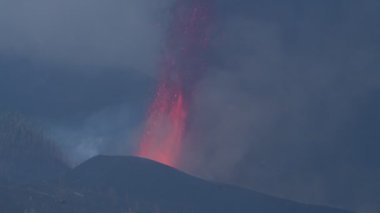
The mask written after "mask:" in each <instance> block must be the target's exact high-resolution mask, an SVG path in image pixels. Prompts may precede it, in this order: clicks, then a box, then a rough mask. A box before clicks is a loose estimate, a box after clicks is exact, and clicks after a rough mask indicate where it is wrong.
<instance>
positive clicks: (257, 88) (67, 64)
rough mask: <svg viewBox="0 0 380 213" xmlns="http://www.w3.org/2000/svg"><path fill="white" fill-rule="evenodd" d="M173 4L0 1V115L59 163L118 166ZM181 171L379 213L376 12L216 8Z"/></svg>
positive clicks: (251, 0) (367, 3)
mask: <svg viewBox="0 0 380 213" xmlns="http://www.w3.org/2000/svg"><path fill="white" fill-rule="evenodd" d="M173 2H174V1H173V0H162V1H152V0H126V1H119V0H111V1H110V0H108V1H103V0H92V1H89V0H75V1H74V0H66V1H57V0H53V1H52V0H49V1H48V0H1V1H0V32H1V33H0V100H1V101H0V111H1V112H7V111H15V112H20V113H22V114H24V115H25V116H26V117H28V118H30V119H31V120H33V121H34V122H35V123H36V125H37V124H38V125H40V126H42V127H43V128H44V129H45V131H46V133H47V134H48V135H49V136H50V137H51V138H53V139H54V140H55V141H56V143H57V144H58V145H59V146H60V147H61V148H62V150H63V151H64V153H65V155H67V158H68V160H69V162H70V163H71V164H72V165H75V164H78V163H79V162H81V161H83V160H85V159H87V158H89V157H91V156H93V155H96V154H99V153H106V154H122V155H126V154H131V153H133V151H134V149H135V147H136V141H137V138H138V137H139V133H140V132H141V127H142V125H143V121H144V117H145V112H146V109H147V108H148V106H149V103H150V101H151V100H152V98H153V95H154V90H155V87H156V84H157V75H158V73H157V71H158V69H157V63H158V61H159V60H160V56H161V53H162V48H163V46H164V45H165V32H166V31H167V28H168V23H169V20H170V8H171V6H172V5H173ZM214 2H215V5H214V6H215V17H214V23H213V24H214V29H213V31H214V32H213V35H212V38H211V43H210V49H209V50H210V53H209V54H208V58H207V66H208V68H207V71H205V72H204V73H203V75H202V78H201V79H199V80H198V82H196V85H195V91H194V100H193V102H192V104H191V106H190V109H191V117H190V121H189V129H188V137H187V138H186V149H185V151H184V153H183V161H184V166H183V168H184V169H185V170H186V171H188V172H190V173H192V174H195V175H198V176H202V177H205V178H208V179H212V180H217V181H224V182H229V183H234V184H238V185H242V186H245V187H250V188H252V189H254V190H257V191H261V192H264V193H269V194H273V195H276V196H280V197H284V198H288V199H293V200H299V201H302V202H311V203H318V204H328V205H333V206H338V207H343V208H347V209H354V210H356V211H358V212H365V213H366V212H370V213H371V212H378V211H379V210H380V206H379V204H378V203H380V183H379V181H378V180H379V179H380V155H379V154H378V153H380V143H379V142H380V133H379V131H378V127H379V122H380V113H379V111H378V109H379V108H380V73H379V72H378V68H379V65H380V60H378V57H379V56H380V49H379V48H380V28H378V27H377V26H378V20H380V14H379V13H378V11H379V9H380V2H379V1H377V0H363V1H360V2H359V1H354V0H334V1H331V0H329V1H327V0H321V1H313V2H305V1H301V0H282V1H274V0H273V1H267V0H266V1H264V0H235V1H227V0H219V1H214Z"/></svg>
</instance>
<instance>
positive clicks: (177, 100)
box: [137, 83, 188, 167]
mask: <svg viewBox="0 0 380 213" xmlns="http://www.w3.org/2000/svg"><path fill="white" fill-rule="evenodd" d="M186 108H187V107H185V105H184V96H183V92H182V90H181V89H180V88H172V87H170V86H169V85H167V84H165V83H163V84H161V85H160V87H159V88H158V92H157V94H156V97H155V99H154V102H153V104H152V106H151V109H150V113H149V117H148V120H147V122H146V127H145V131H144V135H143V137H142V139H141V142H140V147H139V151H138V153H137V155H138V156H141V157H146V158H149V159H154V160H156V161H159V162H161V163H164V164H166V165H169V166H173V167H175V166H176V162H177V159H178V157H179V154H180V151H181V144H182V143H181V140H182V138H183V136H184V131H185V125H186V118H187V113H188V112H187V109H186Z"/></svg>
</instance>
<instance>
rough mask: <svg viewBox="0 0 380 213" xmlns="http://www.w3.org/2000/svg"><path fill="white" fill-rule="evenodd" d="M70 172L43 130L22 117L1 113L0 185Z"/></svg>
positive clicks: (30, 181) (28, 181) (43, 178)
mask: <svg viewBox="0 0 380 213" xmlns="http://www.w3.org/2000/svg"><path fill="white" fill-rule="evenodd" d="M68 169H69V168H68V166H67V165H66V164H65V163H64V161H63V160H62V156H61V155H60V152H59V150H58V149H57V148H56V147H55V146H54V144H53V142H52V141H51V140H49V139H48V138H47V137H46V136H45V135H44V133H43V131H42V130H41V129H39V128H37V127H35V126H34V125H33V124H31V123H29V122H28V121H27V120H26V119H25V118H24V117H23V116H22V115H20V114H17V113H3V114H0V185H1V184H25V183H32V182H35V181H41V180H49V179H53V178H58V177H59V176H61V175H62V174H63V173H65V172H66V171H68Z"/></svg>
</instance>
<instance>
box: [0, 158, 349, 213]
mask: <svg viewBox="0 0 380 213" xmlns="http://www.w3.org/2000/svg"><path fill="white" fill-rule="evenodd" d="M0 209H4V210H6V212H7V213H16V212H25V213H31V212H34V213H37V212H38V213H66V212H70V213H82V212H91V213H108V212H112V213H138V212H141V213H214V212H215V213H244V212H247V213H251V212H260V213H347V211H344V210H338V209H334V208H329V207H322V206H315V205H307V204H301V203H297V202H293V201H288V200H283V199H279V198H275V197H271V196H267V195H264V194H261V193H257V192H254V191H251V190H247V189H243V188H239V187H236V186H231V185H226V184H220V183H214V182H209V181H205V180H202V179H200V178H196V177H193V176H191V175H188V174H185V173H183V172H181V171H178V170H176V169H174V168H171V167H168V166H165V165H162V164H159V163H157V162H154V161H151V160H147V159H142V158H137V157H118V156H97V157H94V158H92V159H90V160H88V161H86V162H84V163H82V164H81V165H79V166H78V167H76V168H74V169H72V170H70V171H69V172H67V173H66V174H65V175H63V176H62V177H61V178H60V179H58V180H56V181H53V182H50V183H46V182H45V183H42V184H34V185H33V184H31V185H24V186H8V187H0Z"/></svg>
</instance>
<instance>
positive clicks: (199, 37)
mask: <svg viewBox="0 0 380 213" xmlns="http://www.w3.org/2000/svg"><path fill="white" fill-rule="evenodd" d="M210 6H211V0H178V1H177V2H176V4H175V6H174V9H173V11H172V12H173V16H172V22H171V24H170V27H169V30H168V36H167V42H166V47H165V50H164V54H163V59H162V61H161V63H160V79H159V82H158V88H157V91H156V95H155V97H154V100H153V102H152V104H151V106H150V108H149V111H148V116H147V120H146V123H145V128H144V131H143V134H142V138H141V141H140V143H139V147H138V150H137V153H136V154H137V155H138V156H140V157H145V158H149V159H152V160H155V161H158V162H161V163H164V164H167V165H169V166H174V167H178V166H179V161H180V156H181V152H182V148H183V139H184V136H185V131H186V125H187V120H188V115H189V105H190V103H191V99H192V97H191V96H192V90H193V88H194V84H195V82H196V79H198V78H199V77H200V75H201V73H202V71H203V70H204V69H205V62H204V60H205V53H206V50H207V46H208V43H209V37H210V23H211V22H210V20H211V18H210Z"/></svg>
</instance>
